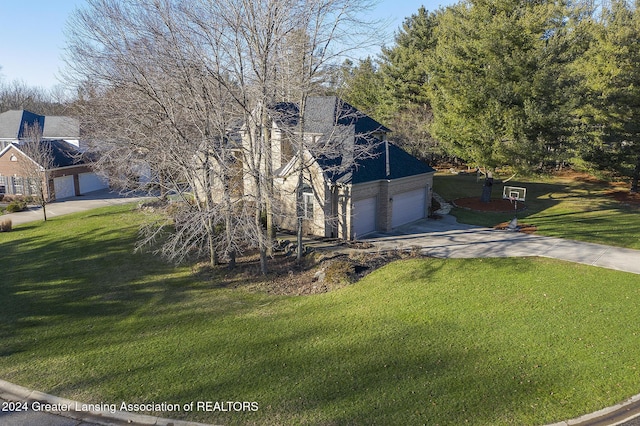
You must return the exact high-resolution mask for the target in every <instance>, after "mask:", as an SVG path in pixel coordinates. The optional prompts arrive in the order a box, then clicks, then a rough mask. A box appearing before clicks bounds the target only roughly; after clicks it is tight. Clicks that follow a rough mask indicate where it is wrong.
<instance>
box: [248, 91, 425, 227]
mask: <svg viewBox="0 0 640 426" xmlns="http://www.w3.org/2000/svg"><path fill="white" fill-rule="evenodd" d="M299 116H300V114H299V113H298V106H297V105H296V104H293V103H281V104H278V105H276V106H274V108H272V120H273V126H272V131H271V138H272V144H271V145H272V153H271V160H272V170H273V173H274V176H275V180H274V186H275V193H276V194H279V196H280V198H281V200H280V201H281V211H280V212H279V214H278V215H277V222H278V223H277V224H278V226H279V227H280V228H283V229H291V230H295V229H296V227H297V226H296V224H297V217H298V215H300V216H302V217H303V218H304V219H303V230H304V232H305V233H306V234H310V235H316V236H324V237H337V238H343V239H356V238H360V237H362V236H364V235H366V234H368V233H371V232H374V231H390V230H391V229H393V228H395V227H397V226H400V225H403V224H406V223H409V222H413V221H416V220H419V219H422V218H425V217H427V216H428V214H429V209H430V206H431V196H432V186H433V175H434V174H435V170H434V169H433V168H431V167H430V166H429V165H427V164H425V163H423V162H422V161H420V160H418V159H417V158H415V157H413V156H412V155H410V154H408V153H407V152H406V151H404V150H402V149H401V148H400V147H398V146H396V145H394V144H393V143H391V142H389V141H388V140H387V134H388V133H389V132H390V130H389V129H388V128H386V127H384V126H383V125H381V124H380V123H378V122H377V121H375V120H373V119H372V118H371V117H369V116H367V115H365V114H363V113H361V112H360V111H358V110H357V109H356V108H354V107H352V106H351V105H349V104H347V103H345V102H343V101H342V100H340V99H339V98H337V97H334V96H327V97H310V98H309V99H308V100H307V103H306V108H305V111H304V114H303V119H304V120H303V123H304V129H303V135H304V138H305V139H306V140H307V141H313V142H312V143H308V144H307V146H309V147H311V148H308V149H305V152H303V153H298V152H296V151H297V149H296V142H295V140H296V137H297V136H299V134H300V123H299V122H298V120H299ZM326 146H332V147H333V148H331V149H328V150H327V149H322V150H321V149H319V148H313V147H326ZM313 151H315V152H313ZM301 158H302V159H304V166H303V167H301V164H302V163H301V162H300V159H301ZM300 170H303V175H304V184H303V188H302V196H301V197H300V198H298V197H296V191H297V190H298V189H299V184H298V181H299V174H300ZM247 190H249V191H250V188H247V185H246V184H245V193H246V192H247ZM298 199H301V200H302V203H301V205H299V204H298V203H297V202H296V200H298Z"/></svg>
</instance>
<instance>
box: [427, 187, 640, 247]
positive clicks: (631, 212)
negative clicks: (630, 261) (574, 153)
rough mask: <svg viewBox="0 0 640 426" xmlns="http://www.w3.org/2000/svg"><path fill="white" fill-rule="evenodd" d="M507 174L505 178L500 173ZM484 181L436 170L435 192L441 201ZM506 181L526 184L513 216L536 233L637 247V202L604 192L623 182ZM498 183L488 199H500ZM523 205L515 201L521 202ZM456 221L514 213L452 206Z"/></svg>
mask: <svg viewBox="0 0 640 426" xmlns="http://www.w3.org/2000/svg"><path fill="white" fill-rule="evenodd" d="M504 178H506V177H504ZM483 183H484V180H483V179H481V180H477V178H476V176H475V174H472V175H451V174H439V175H438V176H436V178H435V179H434V191H435V192H437V193H438V194H440V195H441V196H442V197H444V198H445V199H446V200H455V199H457V198H466V197H478V198H480V194H481V193H482V185H483ZM506 185H510V186H520V187H525V188H526V189H527V196H526V202H525V205H526V210H524V211H521V212H519V213H518V214H517V216H518V220H519V221H521V222H524V223H527V224H531V225H536V226H537V227H538V231H537V233H538V234H539V235H546V236H552V237H560V238H567V239H572V240H578V241H586V242H593V243H600V244H607V245H614V246H619V247H627V248H633V249H640V207H638V206H637V205H636V206H633V205H625V204H624V203H621V202H618V201H616V200H615V199H614V198H613V197H611V196H610V195H609V192H610V191H612V190H626V189H627V186H620V185H615V184H610V183H607V182H601V181H597V180H595V179H585V178H584V176H582V177H581V176H580V175H578V178H576V177H572V176H569V177H565V178H562V177H549V178H546V179H545V178H535V179H534V178H531V179H527V180H519V181H518V180H515V179H514V180H511V181H509V182H508V183H507V184H506ZM502 190H503V184H501V183H498V184H495V185H494V187H493V194H492V198H493V199H501V198H502ZM521 206H522V204H520V207H521ZM452 214H453V215H454V216H456V217H457V218H458V221H459V222H461V223H468V224H472V225H480V226H488V227H493V226H495V225H497V224H499V223H502V222H505V221H509V220H511V219H513V217H514V213H513V212H507V213H489V212H476V211H469V210H465V209H460V208H456V209H454V210H453V211H452Z"/></svg>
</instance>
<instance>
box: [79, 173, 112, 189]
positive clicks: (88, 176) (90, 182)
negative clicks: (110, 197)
mask: <svg viewBox="0 0 640 426" xmlns="http://www.w3.org/2000/svg"><path fill="white" fill-rule="evenodd" d="M78 180H79V182H80V194H86V193H87V192H93V191H99V190H101V189H105V188H107V187H108V185H107V183H106V182H105V181H104V180H102V179H100V178H99V177H98V175H96V174H95V173H80V174H79V175H78Z"/></svg>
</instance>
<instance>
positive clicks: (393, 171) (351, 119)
mask: <svg viewBox="0 0 640 426" xmlns="http://www.w3.org/2000/svg"><path fill="white" fill-rule="evenodd" d="M271 110H272V118H273V119H274V120H276V122H278V123H279V124H280V125H281V126H285V127H289V128H293V131H296V129H295V128H294V127H295V126H297V125H298V118H299V108H298V105H297V104H295V103H291V102H281V103H278V104H276V105H274V106H273V107H272V108H271ZM304 125H305V129H304V131H305V132H306V133H316V134H322V135H323V136H322V137H321V138H320V141H322V139H323V138H331V139H332V142H333V145H334V146H341V147H342V150H343V152H342V153H338V155H333V156H328V155H323V154H322V153H314V152H311V154H312V155H313V157H314V158H315V159H316V161H317V162H318V164H319V165H320V167H321V168H322V169H323V170H324V172H325V175H326V176H327V178H328V179H329V180H330V181H332V182H334V183H353V184H356V183H364V182H372V181H376V180H383V179H399V178H403V177H408V176H415V175H419V174H424V173H431V172H434V171H435V170H434V169H433V168H431V167H430V166H429V165H427V164H426V163H424V162H422V161H420V160H418V159H417V158H415V157H414V156H412V155H411V154H409V153H408V152H406V151H404V150H403V149H402V148H400V147H398V146H397V145H395V144H393V143H391V142H385V141H382V140H380V139H378V138H376V137H375V136H374V135H377V134H380V133H382V134H386V133H389V132H391V130H390V129H389V128H387V127H385V126H383V125H382V124H380V123H378V122H377V121H376V120H374V119H373V118H371V117H369V116H368V115H366V114H364V113H362V112H360V111H358V110H357V109H356V108H354V107H353V106H351V105H349V104H348V103H346V102H344V101H342V100H341V99H339V98H338V97H336V96H316V97H309V98H308V99H307V104H306V108H305V111H304ZM358 152H360V153H364V155H359V154H358ZM387 155H388V157H387ZM347 157H348V158H349V159H348V160H347V159H346V158H347ZM354 157H355V160H354V161H352V159H354ZM358 157H360V158H358ZM343 162H344V163H345V164H344V165H343ZM351 163H353V164H351ZM387 165H388V171H389V173H387Z"/></svg>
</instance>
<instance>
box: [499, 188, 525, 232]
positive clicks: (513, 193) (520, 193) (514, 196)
mask: <svg viewBox="0 0 640 426" xmlns="http://www.w3.org/2000/svg"><path fill="white" fill-rule="evenodd" d="M526 196H527V188H522V187H519V186H507V185H505V186H504V188H503V189H502V199H503V200H509V201H510V202H511V204H513V215H514V221H515V223H516V224H517V222H518V201H521V202H523V203H524V200H525V198H526ZM512 222H513V221H512Z"/></svg>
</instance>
